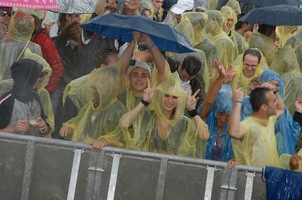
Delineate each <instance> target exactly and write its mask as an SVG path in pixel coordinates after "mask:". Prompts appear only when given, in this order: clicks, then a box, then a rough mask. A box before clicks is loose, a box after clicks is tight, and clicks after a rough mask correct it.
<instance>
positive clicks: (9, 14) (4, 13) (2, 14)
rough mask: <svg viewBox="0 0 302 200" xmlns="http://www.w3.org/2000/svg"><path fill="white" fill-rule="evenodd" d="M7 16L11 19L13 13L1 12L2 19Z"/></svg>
mask: <svg viewBox="0 0 302 200" xmlns="http://www.w3.org/2000/svg"><path fill="white" fill-rule="evenodd" d="M5 15H7V16H8V17H11V16H12V13H11V12H7V11H0V16H1V17H4V16H5Z"/></svg>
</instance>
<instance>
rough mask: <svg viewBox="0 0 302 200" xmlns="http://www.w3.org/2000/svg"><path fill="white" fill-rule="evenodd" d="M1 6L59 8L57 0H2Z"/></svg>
mask: <svg viewBox="0 0 302 200" xmlns="http://www.w3.org/2000/svg"><path fill="white" fill-rule="evenodd" d="M0 6H4V7H18V8H29V9H53V10H57V9H59V7H58V5H57V3H56V0H13V1H12V0H1V2H0Z"/></svg>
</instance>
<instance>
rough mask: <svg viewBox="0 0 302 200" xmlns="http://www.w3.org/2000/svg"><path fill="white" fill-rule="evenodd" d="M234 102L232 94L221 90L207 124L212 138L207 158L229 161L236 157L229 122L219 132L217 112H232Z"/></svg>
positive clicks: (208, 143)
mask: <svg viewBox="0 0 302 200" xmlns="http://www.w3.org/2000/svg"><path fill="white" fill-rule="evenodd" d="M232 108H233V102H232V99H231V98H230V95H229V94H228V93H227V92H225V91H220V92H219V93H218V94H217V96H216V99H215V102H214V104H213V106H212V108H211V110H210V112H209V115H208V117H207V121H206V123H207V125H208V128H209V132H210V138H209V140H208V142H207V146H206V159H210V160H219V161H224V162H227V161H229V160H230V159H231V158H233V157H234V152H233V149H232V145H231V138H230V136H229V134H228V132H227V128H228V122H226V123H225V125H224V127H223V130H224V132H223V133H220V132H218V128H217V118H216V116H217V114H220V113H227V114H228V115H230V114H231V111H232Z"/></svg>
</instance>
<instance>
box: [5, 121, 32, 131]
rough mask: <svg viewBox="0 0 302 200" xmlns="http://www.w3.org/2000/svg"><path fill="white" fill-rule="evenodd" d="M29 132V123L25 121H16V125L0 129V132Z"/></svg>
mask: <svg viewBox="0 0 302 200" xmlns="http://www.w3.org/2000/svg"><path fill="white" fill-rule="evenodd" d="M28 130H29V123H28V121H27V120H18V121H17V122H16V124H14V125H11V126H8V127H6V128H3V129H0V132H6V133H16V132H27V131H28Z"/></svg>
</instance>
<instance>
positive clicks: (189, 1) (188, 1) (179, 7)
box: [171, 0, 194, 14]
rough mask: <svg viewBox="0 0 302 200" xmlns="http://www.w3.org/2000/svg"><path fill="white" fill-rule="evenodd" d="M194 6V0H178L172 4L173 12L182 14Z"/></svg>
mask: <svg viewBox="0 0 302 200" xmlns="http://www.w3.org/2000/svg"><path fill="white" fill-rule="evenodd" d="M193 6H194V0H178V2H177V3H176V4H175V5H173V6H172V8H171V12H173V13H175V14H181V13H183V12H185V11H186V10H192V9H193Z"/></svg>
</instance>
